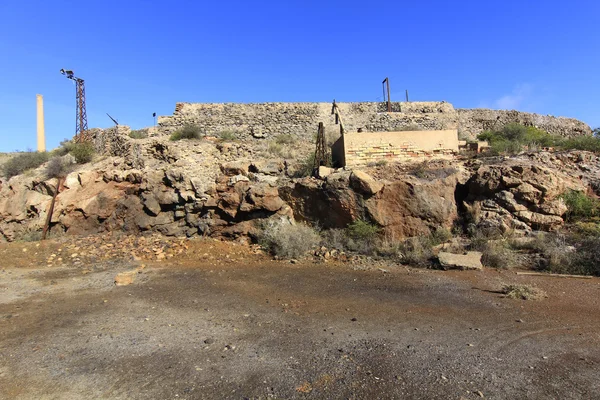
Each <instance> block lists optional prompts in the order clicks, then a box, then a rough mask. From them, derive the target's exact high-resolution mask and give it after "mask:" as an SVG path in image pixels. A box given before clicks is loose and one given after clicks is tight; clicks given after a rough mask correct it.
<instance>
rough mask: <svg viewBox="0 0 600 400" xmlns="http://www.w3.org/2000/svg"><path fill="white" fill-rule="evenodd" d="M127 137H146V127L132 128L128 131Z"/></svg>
mask: <svg viewBox="0 0 600 400" xmlns="http://www.w3.org/2000/svg"><path fill="white" fill-rule="evenodd" d="M129 137H130V138H132V139H146V138H147V137H148V130H147V129H138V130H132V131H131V132H130V133H129Z"/></svg>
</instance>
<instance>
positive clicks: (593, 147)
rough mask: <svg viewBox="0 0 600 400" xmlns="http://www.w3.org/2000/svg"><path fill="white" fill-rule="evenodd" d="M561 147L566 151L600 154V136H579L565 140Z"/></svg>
mask: <svg viewBox="0 0 600 400" xmlns="http://www.w3.org/2000/svg"><path fill="white" fill-rule="evenodd" d="M560 147H561V148H562V149H565V150H586V151H593V152H596V153H599V152H600V135H594V136H577V137H574V138H570V139H565V140H563V141H562V142H561V143H560Z"/></svg>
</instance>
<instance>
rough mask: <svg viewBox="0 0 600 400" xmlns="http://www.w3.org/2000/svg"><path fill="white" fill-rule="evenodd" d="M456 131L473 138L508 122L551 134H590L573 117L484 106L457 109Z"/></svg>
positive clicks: (586, 126) (566, 135)
mask: <svg viewBox="0 0 600 400" xmlns="http://www.w3.org/2000/svg"><path fill="white" fill-rule="evenodd" d="M457 111H458V127H459V128H458V133H459V135H461V137H464V138H468V139H474V138H475V137H476V136H477V135H478V134H479V133H481V132H483V131H485V130H492V129H499V128H501V127H502V126H504V125H506V124H509V123H513V122H516V123H519V124H521V125H525V126H535V127H536V128H540V129H543V130H545V131H546V132H548V133H551V134H553V135H560V136H565V137H574V136H580V135H591V134H592V130H591V128H590V127H589V125H587V124H586V123H584V122H581V121H579V120H576V119H574V118H565V117H553V116H551V115H540V114H533V113H526V112H521V111H514V110H488V109H485V108H475V109H464V108H462V109H458V110H457Z"/></svg>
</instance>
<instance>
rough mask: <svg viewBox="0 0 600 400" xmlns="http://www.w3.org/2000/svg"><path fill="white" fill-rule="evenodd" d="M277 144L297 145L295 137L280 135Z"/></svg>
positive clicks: (276, 140) (276, 139)
mask: <svg viewBox="0 0 600 400" xmlns="http://www.w3.org/2000/svg"><path fill="white" fill-rule="evenodd" d="M275 143H277V144H282V145H283V144H294V143H296V137H295V136H293V135H278V136H277V137H276V138H275Z"/></svg>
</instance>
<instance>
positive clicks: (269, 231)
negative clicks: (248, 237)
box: [258, 220, 321, 258]
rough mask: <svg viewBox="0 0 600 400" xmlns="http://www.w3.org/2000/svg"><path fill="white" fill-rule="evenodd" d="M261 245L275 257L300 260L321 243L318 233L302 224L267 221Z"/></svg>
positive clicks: (264, 225) (260, 237)
mask: <svg viewBox="0 0 600 400" xmlns="http://www.w3.org/2000/svg"><path fill="white" fill-rule="evenodd" d="M258 239H259V243H260V244H261V246H263V247H264V248H265V249H267V250H268V251H270V252H271V253H272V254H273V255H276V256H278V257H282V258H299V257H301V256H303V255H305V254H306V253H307V252H308V251H310V250H312V249H314V248H315V247H316V246H317V245H318V244H319V243H320V241H321V237H320V236H319V234H318V232H317V231H316V230H315V229H314V228H312V227H310V226H308V225H304V224H302V223H296V224H292V223H290V222H288V221H283V220H281V221H274V220H267V221H265V222H264V223H263V224H262V226H261V229H260V233H259V235H258Z"/></svg>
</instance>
